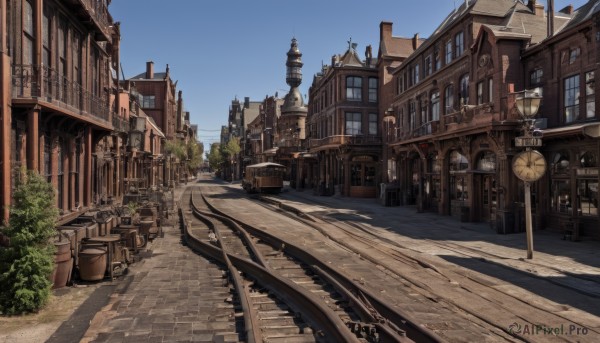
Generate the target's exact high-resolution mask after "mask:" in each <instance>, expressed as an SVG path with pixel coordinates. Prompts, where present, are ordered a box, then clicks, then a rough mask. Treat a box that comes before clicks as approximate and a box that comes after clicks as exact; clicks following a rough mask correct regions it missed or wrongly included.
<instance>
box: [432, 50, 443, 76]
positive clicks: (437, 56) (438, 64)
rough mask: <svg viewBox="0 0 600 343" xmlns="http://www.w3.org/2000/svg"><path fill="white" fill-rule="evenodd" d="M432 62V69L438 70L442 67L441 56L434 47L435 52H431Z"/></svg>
mask: <svg viewBox="0 0 600 343" xmlns="http://www.w3.org/2000/svg"><path fill="white" fill-rule="evenodd" d="M433 60H434V62H433V64H434V70H435V71H437V70H440V69H441V68H442V58H441V56H440V50H439V49H437V48H436V50H435V52H434V53H433Z"/></svg>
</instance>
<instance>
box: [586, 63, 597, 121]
mask: <svg viewBox="0 0 600 343" xmlns="http://www.w3.org/2000/svg"><path fill="white" fill-rule="evenodd" d="M585 108H586V110H585V117H586V118H588V119H589V118H594V117H596V95H595V93H594V72H593V71H590V72H587V73H585Z"/></svg>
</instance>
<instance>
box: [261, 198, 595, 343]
mask: <svg viewBox="0 0 600 343" xmlns="http://www.w3.org/2000/svg"><path fill="white" fill-rule="evenodd" d="M269 198H270V197H269ZM263 200H264V199H263ZM268 202H270V205H266V206H267V207H270V208H271V209H272V210H275V211H277V212H279V213H281V212H282V211H284V213H285V211H289V212H288V216H289V217H290V218H291V219H293V220H297V221H299V222H302V223H303V224H305V225H307V226H310V227H313V228H314V229H316V230H318V231H319V232H321V233H322V234H324V235H326V236H327V237H329V238H330V239H332V240H334V241H336V242H337V243H339V244H340V245H342V246H343V247H344V248H347V249H349V250H351V251H353V252H354V253H356V254H360V256H361V257H363V258H365V259H367V260H370V261H371V262H372V263H373V264H375V265H378V266H382V267H383V268H385V269H386V270H387V271H388V272H390V273H392V274H394V275H396V276H397V277H399V280H400V281H401V282H409V283H411V284H412V285H413V286H414V287H415V288H416V289H417V290H419V291H420V292H421V293H422V294H423V295H424V296H428V297H432V298H435V299H437V300H436V301H442V302H447V303H448V304H451V305H452V306H453V307H455V308H456V310H457V311H461V312H465V313H468V314H469V315H470V316H472V317H473V318H476V319H477V320H476V322H477V325H482V324H483V325H484V326H485V325H487V326H489V329H490V331H495V332H498V331H501V332H502V333H501V334H499V337H503V338H504V339H506V340H509V341H510V340H518V341H526V342H530V341H537V339H536V338H535V337H533V338H532V337H526V336H522V335H516V334H514V333H513V332H510V329H509V327H508V325H503V324H504V323H502V322H501V321H499V320H498V318H497V317H496V316H494V315H493V314H492V313H487V314H486V313H485V312H480V311H474V310H473V309H472V308H470V306H465V305H463V304H462V302H458V301H455V299H454V298H452V297H449V296H448V295H447V294H446V295H443V294H440V293H438V292H437V291H436V290H435V289H433V288H432V287H430V284H428V283H427V282H423V280H422V279H421V278H418V277H414V276H413V275H417V274H416V273H415V274H411V273H406V272H399V270H400V269H402V268H398V267H397V265H395V263H396V262H400V263H402V264H403V265H404V266H406V267H408V268H413V269H417V270H418V269H421V270H425V269H426V270H430V271H431V273H429V274H434V275H437V278H439V279H441V280H442V281H444V282H448V283H450V284H454V285H456V286H457V287H459V288H461V289H463V290H464V291H466V292H467V293H468V294H471V295H472V297H473V298H476V300H477V301H483V302H487V303H489V304H490V307H492V308H495V309H499V308H502V309H503V311H506V312H507V313H513V314H514V315H515V317H516V318H519V320H521V321H522V322H528V321H531V320H532V318H535V320H536V322H542V323H543V322H544V319H547V320H548V322H551V323H561V322H562V323H563V324H564V323H567V324H568V325H577V326H579V327H586V325H585V324H584V323H581V322H578V321H576V320H573V319H572V318H571V317H570V313H569V312H566V313H565V314H564V315H563V314H561V313H560V311H551V310H549V309H548V308H545V307H543V306H539V305H537V304H535V303H533V302H529V301H527V300H526V299H523V298H520V297H519V296H518V295H515V294H512V293H510V292H508V291H504V290H503V289H502V288H499V287H493V286H492V285H490V284H488V283H487V282H486V281H485V280H481V279H480V278H478V277H476V276H473V275H472V274H471V273H469V272H465V271H464V270H461V268H452V269H451V270H447V269H446V268H445V267H444V266H438V265H436V263H432V262H431V261H428V260H427V259H424V258H423V255H422V254H421V252H420V251H418V250H414V249H412V248H411V247H405V246H398V242H394V241H390V240H389V239H387V238H385V237H381V236H379V235H376V234H375V233H373V232H371V231H369V230H368V229H367V228H364V227H362V225H361V224H359V223H346V222H340V221H337V220H335V219H333V218H327V225H332V226H333V227H335V228H337V229H338V230H339V231H340V232H342V233H343V234H344V235H345V236H346V237H347V238H350V240H352V241H353V242H354V243H350V242H349V241H348V240H347V239H344V238H340V236H337V237H334V235H332V231H331V230H330V229H327V228H326V227H325V224H324V222H323V221H321V220H320V219H319V218H316V217H312V216H311V215H307V214H304V213H298V211H297V210H296V209H294V208H290V207H288V206H286V205H282V204H281V203H277V201H276V200H275V201H273V200H269V201H268ZM274 203H277V206H274V205H273V204H274ZM356 229H358V231H359V232H360V234H359V233H357V230H356ZM356 242H360V244H363V245H364V247H363V248H357V247H356ZM444 244H445V243H444ZM444 244H440V243H436V245H437V246H438V247H440V248H445V249H449V250H452V249H458V248H459V247H462V246H459V247H455V246H451V247H446V246H445V245H444ZM365 247H368V248H365ZM367 251H373V252H377V253H373V254H370V253H368V252H367ZM407 251H412V252H413V253H418V254H417V255H415V254H409V253H407ZM459 252H460V251H459ZM463 253H464V251H463ZM472 253H474V252H471V254H472ZM464 255H466V256H469V257H473V256H472V255H468V254H466V253H464ZM385 256H387V257H390V258H392V259H393V261H396V262H395V263H394V265H392V264H390V263H389V262H385V260H386V258H385ZM451 294H452V293H451ZM505 299H507V300H505ZM510 299H512V300H510ZM519 303H521V304H522V305H523V306H522V307H521V308H523V307H531V308H530V309H529V311H526V312H525V313H529V315H527V316H526V317H520V316H519V315H517V311H515V310H514V308H512V307H511V306H509V305H508V304H514V305H515V306H517V308H518V306H519ZM559 310H560V309H559ZM557 312H558V313H557ZM590 331H592V332H594V334H599V332H598V330H597V329H596V328H593V327H590ZM565 341H571V340H568V339H566V340H565Z"/></svg>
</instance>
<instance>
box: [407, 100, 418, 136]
mask: <svg viewBox="0 0 600 343" xmlns="http://www.w3.org/2000/svg"><path fill="white" fill-rule="evenodd" d="M408 121H409V122H408V125H409V127H410V129H411V130H414V129H415V128H416V127H417V106H415V102H414V101H410V102H409V103H408Z"/></svg>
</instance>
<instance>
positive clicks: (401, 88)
mask: <svg viewBox="0 0 600 343" xmlns="http://www.w3.org/2000/svg"><path fill="white" fill-rule="evenodd" d="M397 81H398V94H402V92H404V77H403V76H398V79H397Z"/></svg>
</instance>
